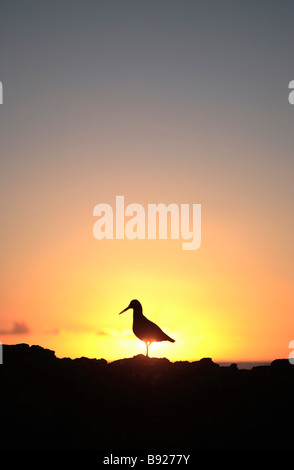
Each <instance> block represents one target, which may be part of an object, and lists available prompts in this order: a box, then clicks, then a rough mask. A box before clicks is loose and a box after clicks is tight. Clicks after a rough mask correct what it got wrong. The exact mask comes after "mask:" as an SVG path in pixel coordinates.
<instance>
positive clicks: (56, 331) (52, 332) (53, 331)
mask: <svg viewBox="0 0 294 470" xmlns="http://www.w3.org/2000/svg"><path fill="white" fill-rule="evenodd" d="M59 333H60V329H59V328H51V330H47V331H45V334H46V335H59Z"/></svg>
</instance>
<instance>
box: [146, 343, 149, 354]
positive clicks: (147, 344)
mask: <svg viewBox="0 0 294 470" xmlns="http://www.w3.org/2000/svg"><path fill="white" fill-rule="evenodd" d="M148 347H149V341H146V357H149V356H148Z"/></svg>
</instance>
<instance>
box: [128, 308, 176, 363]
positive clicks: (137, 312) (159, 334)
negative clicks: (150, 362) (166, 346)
mask: <svg viewBox="0 0 294 470" xmlns="http://www.w3.org/2000/svg"><path fill="white" fill-rule="evenodd" d="M129 308H132V309H133V332H134V334H135V335H136V336H137V338H139V339H140V340H141V341H144V343H145V344H146V348H147V350H146V355H147V356H148V347H149V345H150V344H151V343H153V342H154V341H156V342H158V341H170V342H171V343H174V342H175V340H174V339H172V338H171V337H170V336H168V335H167V334H166V333H164V331H162V330H161V328H159V326H157V325H156V324H155V323H153V322H152V321H150V320H148V318H146V317H145V316H144V315H143V310H142V305H141V304H140V302H139V301H138V300H132V301H131V303H130V305H129V306H128V307H127V308H125V309H124V310H123V311H122V312H120V313H123V312H125V311H126V310H128V309H129Z"/></svg>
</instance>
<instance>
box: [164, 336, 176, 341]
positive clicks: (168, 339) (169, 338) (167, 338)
mask: <svg viewBox="0 0 294 470" xmlns="http://www.w3.org/2000/svg"><path fill="white" fill-rule="evenodd" d="M166 341H170V342H171V343H174V342H175V339H172V338H171V337H170V336H168V335H166Z"/></svg>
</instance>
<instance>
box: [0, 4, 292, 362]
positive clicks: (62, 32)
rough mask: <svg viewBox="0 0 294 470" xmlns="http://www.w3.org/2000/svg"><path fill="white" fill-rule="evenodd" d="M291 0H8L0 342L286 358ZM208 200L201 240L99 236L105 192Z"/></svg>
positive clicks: (139, 199)
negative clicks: (188, 247)
mask: <svg viewBox="0 0 294 470" xmlns="http://www.w3.org/2000/svg"><path fill="white" fill-rule="evenodd" d="M293 15H294V4H293V2H292V1H290V0H289V1H281V2H276V1H271V0H257V1H253V0H248V1H246V2H241V1H239V2H236V1H235V0H234V1H233V0H222V1H219V0H211V1H210V0H202V1H198V0H197V1H192V0H191V1H190V0H183V1H174V0H168V1H167V0H156V1H155V0H148V1H147V0H146V1H145V0H142V1H135V0H133V1H129V0H123V1H113V0H107V1H106V0H105V1H102V0H97V1H93V0H85V1H77V0H58V1H57V0H51V1H50V2H48V1H40V0H39V1H31V0H27V1H26V2H23V1H21V0H14V1H9V2H1V6H0V80H1V81H2V83H3V100H4V102H3V104H2V105H0V158H1V172H0V179H1V284H0V292H1V296H0V298H1V302H0V308H1V317H0V341H1V342H2V343H3V344H14V343H19V342H21V343H28V344H39V345H41V346H43V347H46V348H49V349H53V350H54V351H55V352H56V355H57V356H58V357H65V356H68V357H80V356H87V357H96V358H101V357H103V358H105V359H107V360H114V359H119V358H122V357H129V356H133V355H135V354H138V353H145V345H144V343H142V342H141V341H139V339H137V338H136V337H135V336H134V335H133V333H132V313H131V311H127V312H126V313H124V314H123V315H120V316H119V315H118V313H119V312H120V311H121V310H122V309H123V308H125V307H126V306H127V305H128V304H129V302H130V301H131V300H132V299H138V300H139V301H140V302H141V303H142V305H143V312H144V313H145V314H146V316H147V317H148V318H149V319H151V320H152V321H154V322H155V323H157V324H158V325H159V326H160V327H161V328H162V329H163V330H164V331H165V332H166V333H167V334H169V335H170V336H172V337H173V338H174V339H175V340H176V342H175V343H174V344H172V343H167V342H164V343H161V344H154V345H152V346H151V347H150V351H149V352H150V355H151V356H157V357H163V356H164V357H168V358H169V359H170V360H172V361H175V360H198V359H200V358H202V357H211V358H212V359H213V360H214V361H232V362H237V361H243V360H244V361H247V360H250V361H254V360H256V361H260V360H269V361H270V360H273V359H275V358H282V357H288V355H289V352H290V351H289V348H288V345H289V342H290V341H291V340H293V339H294V298H293V281H294V271H293V266H294V256H293V253H294V250H293V246H292V244H293V229H294V215H293V199H294V198H293V196H294V185H293V176H294V172H293V170H294V163H293V162H294V157H293V155H294V153H293V149H294V145H293V143H294V142H293V140H294V106H293V105H291V104H290V103H289V102H288V95H289V90H288V85H289V82H290V81H291V80H294V62H293V44H294V29H293ZM117 195H124V197H125V202H126V204H130V203H138V204H142V205H143V206H144V207H147V205H148V204H151V203H155V204H158V203H164V204H169V203H176V204H178V205H180V204H183V203H187V204H191V205H192V204H201V207H202V220H201V222H202V233H201V235H202V242H201V246H200V248H199V249H198V250H195V251H183V250H182V241H181V240H147V239H146V240H126V239H125V240H96V239H95V238H94V236H93V225H94V222H95V220H96V219H95V217H93V209H94V207H95V205H96V204H98V203H107V204H110V205H112V207H115V197H116V196H117Z"/></svg>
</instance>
